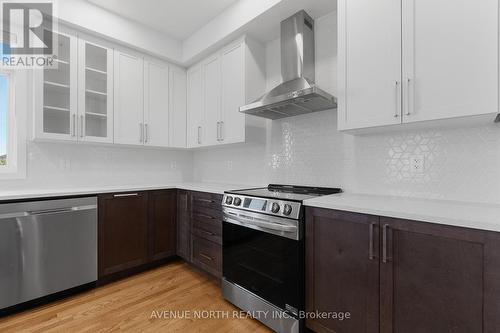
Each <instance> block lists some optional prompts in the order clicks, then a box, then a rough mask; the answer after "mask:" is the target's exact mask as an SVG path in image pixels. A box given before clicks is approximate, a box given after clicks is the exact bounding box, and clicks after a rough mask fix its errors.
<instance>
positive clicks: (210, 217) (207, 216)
mask: <svg viewBox="0 0 500 333" xmlns="http://www.w3.org/2000/svg"><path fill="white" fill-rule="evenodd" d="M194 215H195V216H198V217H203V218H206V219H210V220H215V217H213V216H210V215H206V214H198V213H196V214H194Z"/></svg>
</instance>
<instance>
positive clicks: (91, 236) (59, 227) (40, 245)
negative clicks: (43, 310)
mask: <svg viewBox="0 0 500 333" xmlns="http://www.w3.org/2000/svg"><path fill="white" fill-rule="evenodd" d="M96 280H97V198H96V197H84V198H76V199H60V200H44V201H32V202H21V203H8V204H0V309H3V308H7V307H10V306H12V305H16V304H19V303H22V302H26V301H29V300H32V299H36V298H39V297H42V296H46V295H49V294H53V293H55V292H58V291H62V290H66V289H69V288H72V287H77V286H80V285H83V284H86V283H89V282H93V281H96Z"/></svg>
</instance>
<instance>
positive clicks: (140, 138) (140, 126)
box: [139, 123, 144, 143]
mask: <svg viewBox="0 0 500 333" xmlns="http://www.w3.org/2000/svg"><path fill="white" fill-rule="evenodd" d="M143 131H144V130H143V128H142V123H139V142H140V143H142V140H143V137H144V133H143Z"/></svg>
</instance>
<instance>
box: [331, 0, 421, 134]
mask: <svg viewBox="0 0 500 333" xmlns="http://www.w3.org/2000/svg"><path fill="white" fill-rule="evenodd" d="M338 20H339V22H338V27H339V29H338V42H339V52H338V56H339V59H338V69H339V73H338V75H339V76H338V85H339V89H338V107H339V109H338V126H339V129H344V130H345V129H354V128H363V127H372V126H381V125H391V124H399V123H401V1H393V0H379V1H372V0H339V2H338ZM430 53H431V52H430Z"/></svg>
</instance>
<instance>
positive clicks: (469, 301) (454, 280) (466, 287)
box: [380, 218, 500, 333]
mask: <svg viewBox="0 0 500 333" xmlns="http://www.w3.org/2000/svg"><path fill="white" fill-rule="evenodd" d="M380 225H381V227H382V230H381V233H382V246H381V247H382V249H381V252H382V254H381V256H382V259H381V264H380V265H381V266H380V270H381V285H380V292H381V330H380V332H382V333H386V332H387V333H388V332H391V333H392V332H405V333H406V332H408V333H412V332H454V333H459V332H464V333H474V332H478V333H479V332H498V331H499V330H500V318H499V316H498V309H500V307H499V306H500V289H499V288H498V281H500V265H499V262H500V251H499V249H500V245H499V244H500V242H499V240H500V237H499V236H498V234H495V233H487V232H481V231H475V230H470V229H463V228H455V227H448V226H443V225H435V224H431V223H422V222H412V221H406V220H398V219H390V218H381V221H380ZM384 239H385V240H384ZM384 253H386V255H384ZM385 258H386V259H385Z"/></svg>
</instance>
